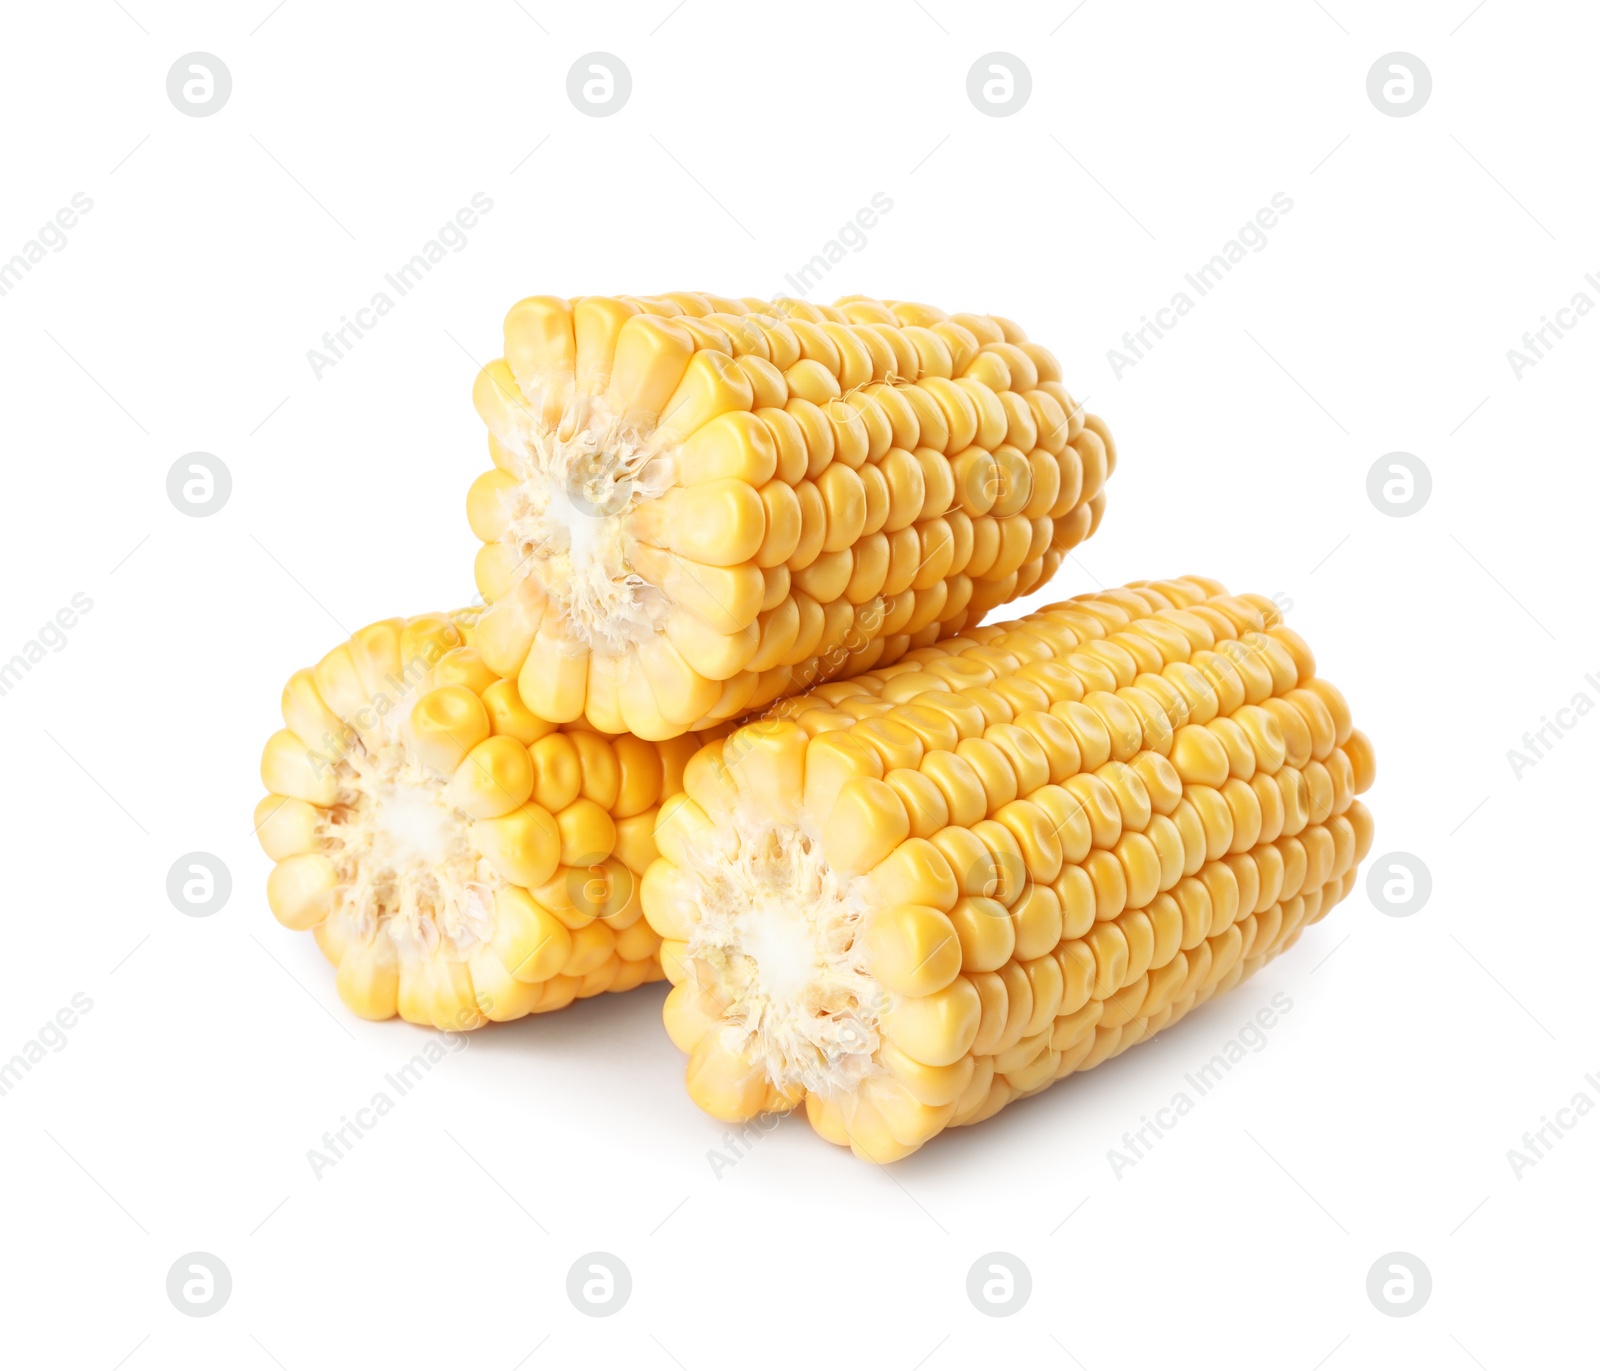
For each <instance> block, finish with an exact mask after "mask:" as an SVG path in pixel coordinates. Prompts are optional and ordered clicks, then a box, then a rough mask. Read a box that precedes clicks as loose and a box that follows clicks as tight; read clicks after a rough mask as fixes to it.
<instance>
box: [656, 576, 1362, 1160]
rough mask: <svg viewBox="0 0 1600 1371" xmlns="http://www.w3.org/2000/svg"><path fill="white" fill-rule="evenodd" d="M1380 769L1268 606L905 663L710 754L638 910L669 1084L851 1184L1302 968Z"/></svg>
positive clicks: (1007, 632) (1184, 613) (1136, 599)
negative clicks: (1217, 999)
mask: <svg viewBox="0 0 1600 1371" xmlns="http://www.w3.org/2000/svg"><path fill="white" fill-rule="evenodd" d="M1372 779H1373V754H1372V748H1371V744H1370V742H1369V741H1368V740H1367V738H1366V737H1365V735H1363V734H1361V733H1359V732H1357V731H1355V730H1354V729H1353V728H1352V725H1351V720H1350V713H1349V710H1348V708H1347V706H1346V704H1345V702H1344V699H1343V697H1342V696H1341V695H1340V694H1339V692H1338V691H1337V690H1336V689H1335V688H1334V687H1333V686H1331V685H1329V684H1328V683H1327V682H1325V681H1323V680H1321V679H1319V678H1318V677H1317V676H1316V668H1315V662H1314V660H1313V658H1312V655H1311V652H1310V649H1309V648H1308V647H1307V646H1306V645H1305V643H1304V642H1303V641H1302V640H1301V639H1300V638H1299V636H1298V635H1296V634H1295V633H1294V632H1293V631H1292V630H1290V629H1289V628H1287V627H1286V626H1285V625H1284V624H1283V622H1282V619H1281V616H1280V614H1279V612H1278V609H1277V607H1276V606H1275V605H1274V604H1273V603H1272V602H1271V601H1270V600H1267V599H1265V598H1262V597H1260V596H1253V595H1246V596H1233V595H1230V594H1228V592H1227V591H1226V590H1225V588H1224V587H1223V586H1221V585H1220V584H1219V583H1218V582H1216V581H1212V580H1207V579H1203V578H1200V577H1188V578H1184V579H1180V580H1171V581H1157V582H1136V583H1134V584H1133V585H1130V586H1127V587H1124V588H1122V589H1118V590H1112V591H1107V592H1103V593H1100V594H1095V595H1086V596H1080V597H1078V598H1077V599H1074V600H1071V601H1067V602H1065V603H1063V604H1058V605H1054V606H1051V607H1049V608H1047V609H1044V610H1041V611H1039V612H1038V613H1036V614H1032V615H1029V616H1027V617H1026V618H1023V619H1020V620H1017V621H1014V622H1012V623H1007V624H1000V625H994V626H988V627H983V628H973V629H970V630H967V631H966V632H965V633H964V634H963V635H962V636H959V637H954V638H951V639H949V640H947V641H944V642H941V643H939V644H937V645H929V646H925V647H921V648H918V649H915V650H912V651H910V652H908V653H906V654H905V655H904V656H903V657H902V658H901V660H900V661H898V662H897V663H896V664H894V665H893V666H890V667H887V668H880V669H877V670H873V671H870V672H867V673H866V674H864V675H861V676H858V677H855V678H854V679H852V680H850V681H848V682H834V683H831V684H827V685H823V686H821V687H819V688H818V689H817V690H815V691H813V692H811V693H810V694H809V695H807V696H805V697H803V698H799V699H796V700H792V701H788V702H786V703H785V704H784V705H782V706H780V707H779V708H778V709H777V710H775V711H773V717H770V718H767V719H764V720H762V721H760V722H758V723H752V724H749V725H746V726H745V727H743V728H741V729H738V730H736V731H734V732H732V733H730V734H729V735H728V736H726V737H725V738H722V739H719V740H717V741H714V742H712V743H710V744H709V745H707V746H706V747H705V748H704V749H702V750H701V751H700V752H699V753H698V754H696V755H695V756H694V757H693V759H692V760H691V761H690V762H689V763H688V765H687V767H686V768H685V771H684V776H683V786H684V793H683V794H682V795H679V796H677V797H674V798H673V799H671V800H669V801H668V802H667V803H665V804H664V805H663V806H662V808H661V812H660V816H659V821H658V824H657V833H656V842H657V847H658V850H659V853H660V855H659V857H658V859H657V860H656V861H655V863H654V864H653V865H652V866H651V868H650V870H649V871H648V872H647V873H646V876H645V880H644V882H643V887H642V894H643V904H644V911H645V916H646V918H647V919H648V921H649V922H650V924H651V925H652V927H653V928H654V929H655V930H656V932H657V933H658V934H659V935H660V936H661V938H662V939H663V943H662V949H661V956H662V962H663V967H664V969H665V971H666V973H667V975H668V977H669V978H670V979H671V980H672V981H673V982H674V988H673V990H672V992H671V994H670V995H669V996H668V999H667V1002H666V1006H665V1011H664V1014H665V1019H666V1025H667V1028H668V1031H669V1033H670V1034H671V1036H672V1037H673V1040H674V1041H675V1042H676V1043H677V1044H678V1046H679V1047H680V1048H682V1049H683V1050H684V1051H685V1052H686V1053H688V1055H689V1065H688V1085H689V1090H690V1093H691V1095H692V1096H693V1098H694V1099H695V1100H696V1102H697V1103H699V1104H700V1105H701V1107H702V1108H704V1109H705V1110H707V1111H708V1112H709V1113H711V1114H713V1115H715V1116H716V1117H718V1118H721V1119H726V1120H742V1119H748V1118H750V1117H752V1116H753V1115H755V1114H757V1113H760V1112H762V1111H765V1110H784V1109H789V1108H793V1107H795V1106H796V1105H798V1104H800V1103H804V1104H805V1106H806V1112H807V1115H808V1117H809V1118H810V1120H811V1122H812V1124H813V1126H814V1127H815V1128H816V1130H817V1131H818V1132H819V1133H821V1134H822V1135H823V1136H824V1137H826V1138H828V1139H830V1140H831V1141H833V1142H836V1143H840V1144H844V1145H848V1146H849V1147H851V1148H852V1149H853V1150H854V1151H855V1153H856V1154H857V1155H858V1156H860V1157H863V1158H865V1159H867V1160H869V1161H874V1162H888V1161H894V1160H896V1159H898V1158H900V1157H903V1156H905V1155H907V1154H908V1153H910V1152H912V1151H914V1150H915V1149H916V1148H918V1147H920V1146H921V1145H922V1144H923V1143H924V1142H926V1141H927V1140H928V1139H929V1138H931V1137H933V1136H934V1135H935V1134H937V1133H938V1132H940V1131H941V1130H942V1129H944V1128H946V1127H953V1126H956V1125H959V1124H968V1123H976V1122H979V1121H980V1120H982V1119H986V1118H988V1117H989V1116H990V1115H992V1114H994V1113H996V1112H997V1111H998V1110H1000V1109H1001V1108H1003V1107H1004V1106H1005V1105H1006V1104H1007V1103H1009V1102H1010V1101H1011V1100H1014V1099H1018V1098H1020V1097H1022V1096H1024V1095H1029V1094H1032V1093H1034V1092H1036V1091H1039V1090H1043V1089H1044V1088H1046V1087H1047V1086H1048V1085H1050V1084H1051V1083H1052V1082H1054V1081H1056V1080H1059V1079H1061V1078H1062V1077H1063V1076H1066V1075H1068V1074H1070V1073H1071V1072H1073V1071H1082V1070H1087V1069H1089V1068H1091V1067H1094V1066H1097V1065H1098V1064H1099V1063H1101V1062H1102V1061H1105V1060H1106V1059H1107V1058H1109V1057H1111V1056H1113V1055H1115V1054H1116V1053H1118V1052H1121V1051H1123V1050H1125V1049H1126V1048H1128V1047H1131V1046H1133V1045H1134V1044H1136V1043H1138V1042H1140V1041H1142V1040H1143V1039H1145V1038H1147V1037H1149V1036H1151V1035H1153V1034H1155V1033H1157V1032H1159V1031H1160V1030H1161V1029H1162V1028H1164V1027H1165V1026H1166V1025H1167V1024H1169V1023H1171V1022H1173V1021H1174V1020H1176V1019H1177V1018H1179V1017H1181V1016H1182V1015H1184V1014H1185V1013H1187V1012H1188V1011H1189V1010H1190V1009H1192V1008H1194V1007H1195V1006H1196V1005H1198V1004H1201V1003H1203V1002H1204V1001H1205V1000H1207V999H1208V998H1209V997H1211V996H1212V995H1214V994H1216V993H1218V992H1219V991H1225V990H1227V989H1229V988H1231V987H1232V986H1233V985H1234V984H1236V983H1237V982H1238V981H1239V980H1241V979H1242V978H1244V977H1245V976H1248V975H1250V974H1252V973H1253V972H1254V971H1256V970H1257V969H1258V968H1259V967H1260V966H1261V965H1263V964H1264V963H1265V962H1266V961H1267V960H1268V959H1269V958H1271V957H1274V956H1276V955H1277V954H1278V953H1280V952H1282V951H1284V950H1285V949H1286V948H1288V947H1289V946H1291V945H1292V944H1293V943H1294V942H1295V940H1296V939H1297V938H1298V937H1299V936H1300V933H1301V931H1302V930H1303V929H1304V928H1305V927H1306V926H1307V925H1308V924H1311V923H1314V922H1316V921H1317V920H1318V919H1321V918H1322V917H1323V916H1324V915H1326V914H1327V912H1328V911H1329V910H1330V909H1331V908H1332V907H1333V905H1335V904H1336V903H1337V902H1338V901H1339V900H1341V899H1342V898H1343V897H1344V896H1345V895H1346V894H1348V893H1349V891H1350V890H1351V888H1352V887H1353V885H1354V883H1355V880H1356V868H1357V864H1358V863H1359V862H1360V860H1361V859H1362V857H1364V856H1365V855H1366V853H1367V851H1368V849H1369V848H1370V846H1371V842H1372V818H1371V815H1370V814H1369V812H1368V810H1367V809H1366V807H1365V805H1363V804H1362V803H1361V802H1360V801H1359V800H1357V799H1356V798H1355V796H1356V794H1357V793H1358V792H1359V791H1362V790H1365V789H1366V788H1367V786H1369V785H1370V784H1371V782H1372Z"/></svg>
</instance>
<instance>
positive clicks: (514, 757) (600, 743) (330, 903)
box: [255, 611, 698, 1030]
mask: <svg viewBox="0 0 1600 1371" xmlns="http://www.w3.org/2000/svg"><path fill="white" fill-rule="evenodd" d="M476 619H477V612H476V611H462V612H458V613H455V614H428V615H421V616H418V617H416V618H412V619H386V620H383V621H382V622H379V623H375V624H371V625H369V626H368V627H366V628H364V629H362V630H360V632H358V633H356V634H354V635H353V636H352V637H351V638H350V640H349V641H348V642H345V643H341V644H340V645H339V646H338V647H336V648H334V649H333V651H332V652H330V653H328V655H327V656H326V657H324V658H323V659H322V660H321V661H320V662H318V663H317V665H316V666H314V667H311V668H309V669H307V670H302V671H297V672H295V674H294V675H293V676H291V677H290V678H289V683H288V685H287V686H285V687H284V692H283V719H284V723H285V725H286V727H284V728H283V729H281V730H279V731H278V732H277V733H275V734H273V735H272V737H271V738H269V739H268V740H267V745H266V749H265V751H264V752H263V754H262V758H261V779H262V780H263V782H264V783H265V784H266V787H267V790H268V791H269V792H270V793H269V794H268V795H267V796H266V798H264V799H263V800H262V801H261V802H260V804H259V805H257V807H256V816H255V817H256V833H257V835H258V836H259V838H260V839H261V845H262V847H263V848H265V849H266V853H267V855H268V856H269V857H271V858H272V859H273V860H274V861H275V862H276V863H277V865H276V866H275V867H274V868H273V871H272V874H271V875H270V877H269V878H268V880H267V900H268V903H269V904H270V905H271V907H272V912H273V913H274V914H275V915H276V916H277V918H278V920H279V922H280V923H282V924H284V925H285V926H287V927H289V928H297V929H310V930H311V931H312V932H313V933H314V934H315V936H316V939H317V944H318V946H320V947H321V948H322V951H323V952H324V953H325V954H326V956H327V958H328V960H329V961H330V962H332V963H333V964H334V965H335V966H336V967H337V968H338V977H337V980H338V988H339V995H340V997H341V998H342V999H343V1000H344V1002H345V1003H346V1004H347V1005H348V1006H349V1007H350V1008H351V1009H353V1010H354V1011H355V1012H356V1013H357V1014H360V1015H361V1016H362V1017H363V1018H368V1019H387V1018H391V1017H393V1016H394V1015H395V1014H396V1013H398V1014H400V1015H401V1016H402V1017H404V1018H406V1019H409V1020H410V1021H411V1022H413V1023H420V1024H432V1025H433V1026H435V1027H437V1028H441V1029H451V1030H457V1029H465V1028H476V1027H478V1026H479V1025H481V1024H483V1023H484V1022H485V1021H486V1020H489V1019H516V1018H521V1017H522V1016H523V1015H525V1014H532V1013H538V1012H543V1011H545V1010H551V1009H560V1008H562V1007H563V1006H565V1005H567V1004H570V1003H571V1002H572V1001H573V1000H574V999H577V998H582V997H585V996H589V995H597V994H600V993H601V992H602V991H607V990H630V989H632V988H633V987H634V986H636V985H639V984H640V983H642V982H644V981H654V980H660V979H661V966H660V960H659V957H658V956H657V951H658V949H659V946H660V939H659V938H657V937H656V935H655V934H654V933H653V932H652V931H651V929H650V926H649V924H647V923H646V922H645V921H644V919H643V918H642V917H641V909H640V903H639V895H638V888H639V881H638V877H639V876H641V875H642V874H643V872H644V871H645V869H646V867H647V866H648V864H649V863H650V861H651V860H652V859H653V858H654V857H655V844H654V841H653V838H652V832H653V829H654V824H655V818H656V810H657V806H658V805H659V803H660V800H661V797H662V796H663V795H669V794H673V793H675V792H676V791H677V790H678V789H679V787H680V783H681V777H682V774H683V766H684V763H685V762H686V761H687V759H688V758H689V756H691V755H692V754H693V752H694V749H695V747H696V746H697V745H698V742H697V740H696V739H695V738H693V737H692V736H685V737H682V738H678V739H674V740H672V741H669V742H663V743H647V742H643V741H641V740H640V739H638V738H631V737H621V738H611V739H607V738H603V737H601V736H600V735H598V734H596V733H593V732H590V731H587V730H583V729H580V728H577V727H563V726H560V725H556V724H552V723H547V722H545V721H543V720H540V719H537V718H535V717H534V716H533V715H532V714H530V713H529V712H528V710H527V707H526V706H525V705H524V704H523V702H522V700H521V698H520V697H519V695H518V694H517V690H516V685H515V683H514V682H512V681H507V680H503V679H501V678H499V677H497V676H495V674H494V673H493V672H492V671H490V670H489V668H488V667H487V666H485V665H484V662H483V658H482V657H481V656H480V655H479V653H478V651H477V649H476V648H475V647H474V646H472V642H473V639H474V637H475V630H476Z"/></svg>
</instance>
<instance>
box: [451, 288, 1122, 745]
mask: <svg viewBox="0 0 1600 1371" xmlns="http://www.w3.org/2000/svg"><path fill="white" fill-rule="evenodd" d="M473 398H474V401H475V403H476V406H477V409H478V412H479V413H480V415H481V416H482V417H483V419H484V422H485V423H486V424H487V425H488V429H489V452H490V456H491V457H492V459H493V461H494V468H493V470H491V471H488V472H485V473H484V474H483V475H482V476H480V477H479V478H478V479H477V481H475V482H474V483H473V486H472V488H471V491H470V492H469V495H468V499H467V512H468V517H469V520H470V522H471V525H472V529H473V531H474V533H476V534H477V536H478V537H479V538H480V539H481V540H482V542H483V547H482V549H481V550H480V552H479V555H478V559H477V582H478V587H479V590H480V591H481V592H482V594H483V596H484V598H485V600H487V601H489V602H491V607H490V609H489V610H488V611H487V612H486V613H485V615H484V617H483V621H482V623H481V625H480V630H479V647H480V650H481V651H482V653H483V656H484V659H485V661H486V662H487V663H488V664H489V666H490V667H491V668H492V669H493V670H495V671H496V672H497V673H499V674H500V675H503V676H506V677H512V678H515V680H516V681H517V685H518V688H519V689H520V691H521V693H522V697H523V700H524V702H525V703H526V705H527V706H528V708H529V709H530V710H531V711H532V712H533V713H534V714H536V715H538V716H539V717H541V718H545V719H551V720H556V721H568V720H576V719H586V720H587V721H588V722H589V724H590V725H591V726H592V727H594V728H596V729H599V730H602V731H604V732H607V733H622V732H632V733H634V734H637V735H638V736H639V737H642V738H668V737H672V736H675V735H677V734H680V733H683V732H685V731H686V730H691V729H702V728H709V727H711V726H713V725H715V724H716V723H718V722H720V721H724V720H728V719H733V718H735V717H738V716H741V715H744V714H747V713H749V712H751V711H753V710H755V709H757V708H760V707H761V706H763V705H765V704H767V703H768V702H770V701H772V700H774V699H777V698H778V697H779V696H780V695H786V694H790V693H793V692H794V691H795V690H798V689H802V688H805V687H808V686H810V685H813V684H815V683H817V682H819V681H824V680H829V679H833V678H837V677H841V676H845V675H851V674H855V673H857V672H860V671H864V670H866V669H868V668H869V667H872V666H875V665H886V664H888V663H890V662H893V661H895V660H896V659H898V658H899V657H900V656H901V655H902V654H903V653H905V652H906V651H907V650H909V649H911V648H913V647H920V646H924V645H927V644H929V643H932V642H934V641H936V640H937V639H939V638H941V637H946V636H949V635H950V634H951V633H954V632H957V631H958V630H960V629H961V627H962V626H963V625H965V624H967V623H969V622H976V621H977V620H978V619H979V618H980V617H981V616H982V615H983V613H985V612H986V611H988V610H989V609H991V608H992V607H994V606H995V605H998V604H1001V603H1003V602H1005V601H1007V600H1010V599H1012V598H1014V597H1016V596H1018V595H1022V594H1025V593H1026V592H1028V591H1029V590H1031V589H1032V588H1033V587H1035V586H1037V585H1039V584H1041V583H1042V582H1043V581H1045V580H1046V579H1047V578H1048V577H1049V576H1050V575H1051V574H1052V573H1053V572H1054V571H1055V568H1056V566H1057V565H1058V564H1059V562H1060V560H1061V558H1062V556H1063V555H1064V554H1065V552H1066V551H1067V550H1069V549H1070V548H1072V547H1074V546H1076V545H1077V544H1078V543H1079V542H1081V541H1082V540H1083V539H1084V538H1086V537H1088V536H1089V535H1090V534H1091V533H1092V532H1093V531H1094V529H1095V527H1096V526H1097V525H1098V523H1099V520H1100V515H1101V512H1102V510H1103V508H1104V504H1105V496H1104V491H1103V486H1104V484H1105V481H1106V478H1107V477H1108V476H1109V475H1110V474H1111V472H1112V470H1113V468H1114V467H1115V465H1116V447H1115V445H1114V444H1113V443H1112V441H1111V437H1110V434H1109V432H1108V431H1107V429H1106V427H1105V425H1104V424H1103V423H1102V422H1101V421H1100V420H1099V419H1098V418H1097V417H1095V416H1093V415H1086V414H1085V413H1084V412H1083V410H1082V409H1081V408H1080V407H1079V406H1078V404H1077V403H1076V402H1075V401H1074V400H1073V399H1072V397H1071V395H1070V394H1068V392H1067V391H1066V389H1065V388H1064V387H1063V385H1062V383H1061V370H1060V367H1059V365H1058V364H1057V362H1056V359H1055V358H1054V357H1052V356H1051V354H1050V353H1049V352H1048V351H1046V350H1045V349H1044V348H1042V347H1040V346H1039V345H1038V344H1036V343H1032V342H1029V341H1028V340H1027V339H1026V337H1025V336H1024V334H1023V333H1022V330H1021V329H1019V328H1018V327H1017V326H1016V325H1015V324H1013V323H1012V322H1011V321H1010V320H1007V319H1001V318H998V317H994V316H990V315H983V314H946V313H945V312H944V311H942V310H939V309H935V308H933V307H931V306H928V305H919V304H910V303H906V302H903V301H879V300H871V299H866V298H864V297H848V298H846V299H843V300H841V301H839V302H838V304H836V305H832V306H828V305H812V304H808V303H806V302H804V301H800V300H777V301H773V302H768V301H764V300H757V299H743V300H735V299H728V298H725V297H722V296H715V295H705V294H697V293H693V292H679V293H676V294H670V295H662V296H652V297H639V298H635V297H628V296H619V297H614V298H613V297H602V296H585V297H582V298H579V299H574V300H566V299H560V298H558V297H554V296H535V297H532V298H530V299H526V300H523V301H521V302H520V303H518V304H517V305H515V306H514V307H513V308H512V310H511V311H510V313H509V314H508V315H507V317H506V321H505V356H504V357H503V358H502V359H500V360H497V361H495V362H492V363H490V364H489V365H488V366H487V367H485V368H484V370H483V371H482V372H481V373H480V375H479V377H478V380H477V383H476V385H475V387H474V391H473Z"/></svg>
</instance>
